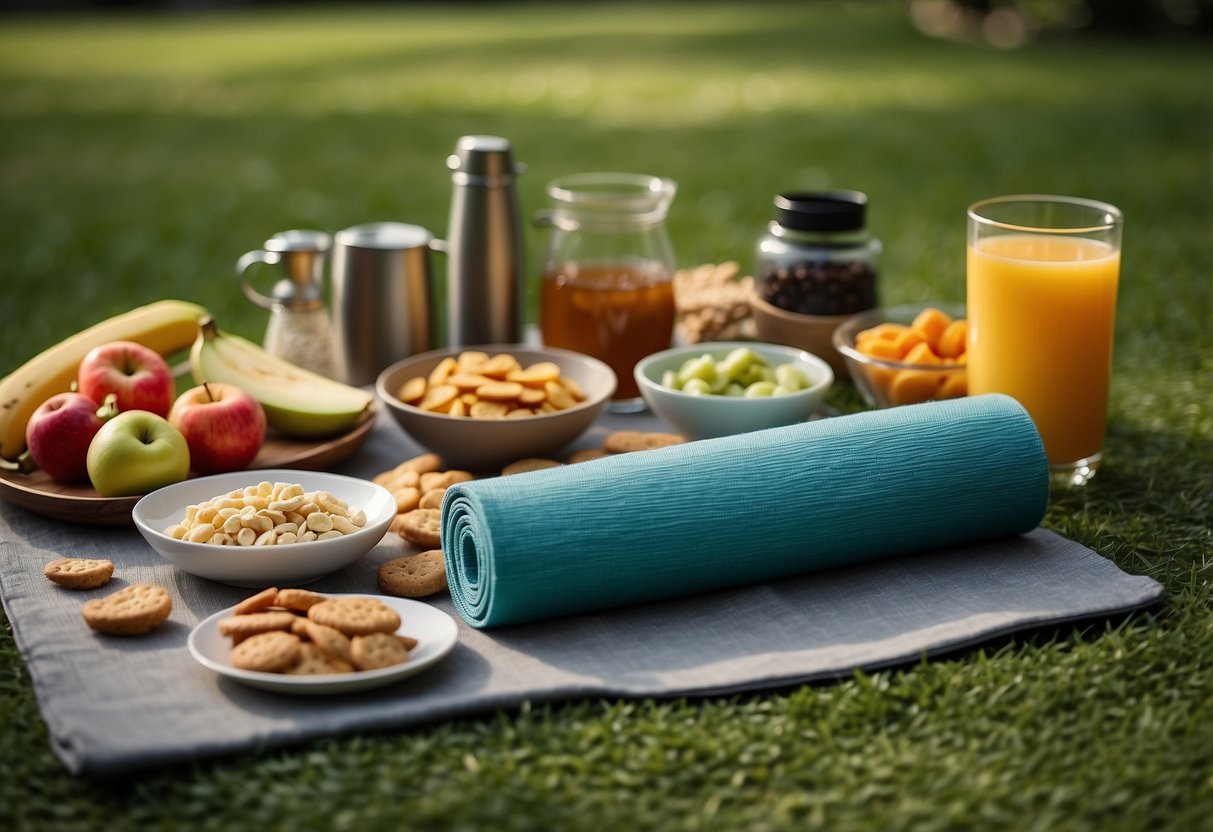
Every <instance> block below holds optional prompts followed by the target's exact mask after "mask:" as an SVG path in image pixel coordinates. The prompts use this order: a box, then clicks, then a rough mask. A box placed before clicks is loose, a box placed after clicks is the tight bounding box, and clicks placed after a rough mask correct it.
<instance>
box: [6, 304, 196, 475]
mask: <svg viewBox="0 0 1213 832" xmlns="http://www.w3.org/2000/svg"><path fill="white" fill-rule="evenodd" d="M204 315H206V310H205V309H203V308H202V307H201V306H198V305H197V304H193V303H186V302H185V301H180V300H162V301H157V302H156V303H149V304H148V305H147V306H140V307H138V308H136V309H132V310H131V311H130V312H124V313H122V314H121V315H115V316H114V317H112V318H109V319H107V320H104V321H101V322H100V323H98V324H94V325H93V326H90V327H89V328H88V329H86V330H83V331H82V332H78V333H76V334H75V335H73V336H71V337H70V338H67V339H65V340H63V341H60V342H59V343H58V344H55V345H54V346H52V347H48V348H47V349H45V350H43V351H42V352H40V353H38V354H37V355H35V356H34V357H33V358H31V359H30V360H29V361H27V362H25V363H24V364H22V365H21V366H20V367H18V368H17V369H15V370H13V371H12V372H11V373H9V374H8V375H7V376H5V377H4V379H2V380H0V457H3V458H5V459H9V460H12V459H16V458H17V457H18V456H20V454H21V452H22V451H24V450H25V425H26V423H27V422H28V421H29V417H30V416H31V415H33V412H34V411H35V410H37V409H38V405H40V404H42V403H43V402H44V401H46V400H47V399H49V398H50V397H51V396H53V395H55V394H56V393H65V392H67V391H68V390H70V389H71V385H72V381H74V380H75V378H76V371H77V369H78V368H79V366H80V362H81V361H82V360H83V359H84V356H85V355H86V354H87V353H88V351H89V350H91V349H92V348H93V347H96V346H100V345H101V344H106V343H109V342H110V341H135V342H136V343H139V344H143V345H144V346H145V347H150V348H151V349H153V350H155V351H156V352H158V353H160V354H161V355H171V354H172V353H175V352H179V351H180V350H183V349H186V348H187V347H189V346H190V344H192V343H193V342H194V339H195V338H196V337H197V335H198V321H199V319H200V318H202V317H203V316H204Z"/></svg>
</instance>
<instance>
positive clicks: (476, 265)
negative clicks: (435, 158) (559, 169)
mask: <svg viewBox="0 0 1213 832" xmlns="http://www.w3.org/2000/svg"><path fill="white" fill-rule="evenodd" d="M446 163H447V167H448V168H450V169H451V170H452V171H453V174H452V177H451V179H452V181H453V182H454V189H453V192H452V196H451V215H450V223H449V225H448V227H447V243H448V246H449V252H448V254H449V259H448V272H447V344H448V346H452V347H459V346H470V345H473V344H514V343H518V342H519V341H520V340H521V328H522V298H523V291H522V286H523V282H522V230H521V222H520V219H519V210H518V195H517V192H516V190H515V188H514V177H515V176H517V175H518V174H521V173H522V172H523V171H524V170H525V166H523V165H517V164H515V163H514V161H513V154H512V152H511V150H510V143H509V141H508V140H507V139H503V138H500V137H498V136H463V137H462V138H460V139H459V141H458V142H457V143H456V144H455V152H454V153H453V154H451V155H450V156H449V157H448V158H447V160H446Z"/></svg>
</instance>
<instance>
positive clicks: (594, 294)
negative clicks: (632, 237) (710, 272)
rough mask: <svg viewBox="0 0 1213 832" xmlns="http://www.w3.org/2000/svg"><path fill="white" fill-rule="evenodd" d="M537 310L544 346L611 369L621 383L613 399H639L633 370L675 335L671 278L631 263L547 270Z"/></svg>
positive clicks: (574, 265)
mask: <svg viewBox="0 0 1213 832" xmlns="http://www.w3.org/2000/svg"><path fill="white" fill-rule="evenodd" d="M539 307H540V312H539V327H540V330H541V331H542V333H543V343H544V344H546V345H547V346H550V347H558V348H561V349H566V350H574V351H575V352H580V353H585V354H586V355H591V356H593V357H594V358H597V359H599V360H600V361H603V362H605V363H606V364H607V365H609V366H610V368H611V369H612V370H614V371H615V375H616V376H617V377H618V379H619V387H618V389H617V390H616V391H615V398H616V399H634V398H636V397H638V396H639V395H640V389H639V388H638V387H637V386H636V380H635V379H634V378H633V377H632V368H633V367H635V366H636V362H638V361H639V360H640V359H642V358H644V357H645V356H646V355H649V354H650V353H654V352H657V351H658V350H664V349H666V348H667V347H669V346H670V339H671V337H672V336H673V332H674V286H673V284H672V283H671V282H670V276H669V275H668V274H666V273H665V271H664V270H661V271H654V270H645V269H644V268H643V267H639V266H636V265H633V264H621V265H617V266H612V265H595V266H581V265H576V264H572V265H569V266H567V267H563V268H555V269H549V270H548V271H546V272H544V275H543V281H542V290H541V295H540V303H539Z"/></svg>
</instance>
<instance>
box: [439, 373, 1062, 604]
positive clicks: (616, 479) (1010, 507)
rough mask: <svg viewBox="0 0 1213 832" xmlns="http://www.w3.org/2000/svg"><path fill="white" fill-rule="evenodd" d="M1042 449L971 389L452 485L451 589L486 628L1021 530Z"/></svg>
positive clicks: (1029, 428)
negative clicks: (947, 397) (969, 393)
mask: <svg viewBox="0 0 1213 832" xmlns="http://www.w3.org/2000/svg"><path fill="white" fill-rule="evenodd" d="M1048 498H1049V471H1048V464H1047V462H1046V460H1045V455H1044V448H1043V446H1042V445H1041V441H1040V436H1039V434H1037V432H1036V428H1035V426H1034V425H1033V424H1032V420H1031V419H1030V418H1029V417H1028V415H1027V412H1026V411H1024V409H1023V408H1022V407H1021V406H1020V405H1019V403H1018V402H1016V401H1015V400H1014V399H1011V398H1008V397H1006V396H1000V395H989V396H974V397H970V398H967V399H957V400H954V401H946V402H931V403H927V404H920V405H910V406H905V407H898V408H891V409H888V410H880V411H870V412H866V413H859V414H855V415H851V416H840V417H837V418H833V419H822V420H818V421H815V422H807V423H803V424H799V425H792V426H789V427H783V428H773V429H770V430H764V431H757V432H754V433H747V434H740V435H737V436H727V437H722V438H719V439H709V440H703V441H699V442H690V443H687V444H685V445H678V446H674V447H671V448H663V449H660V450H654V451H644V452H640V453H631V454H621V455H618V456H614V457H609V458H607V459H601V460H595V461H593V462H583V463H578V464H575V465H565V466H562V467H560V468H553V469H548V470H544V471H535V472H532V473H528V474H519V475H515V476H510V477H497V478H495V479H484V480H476V481H473V482H468V483H461V484H459V485H456V486H453V487H451V488H450V489H448V490H447V493H446V497H445V499H444V500H443V506H442V514H443V528H442V548H443V551H445V552H446V566H447V579H448V582H449V583H450V587H451V597H452V599H453V601H454V604H455V608H456V609H457V610H458V611H459V613H460V615H462V616H463V617H464V619H466V620H467V622H468V623H469V624H471V625H472V626H474V627H496V626H500V625H505V624H517V623H521V622H525V621H535V620H539V619H544V618H554V617H557V616H562V615H570V614H575V613H585V612H590V611H593V610H599V609H605V608H608V607H616V606H621V605H624V604H633V603H637V602H641V601H653V600H658V599H662V598H673V597H677V596H681V595H689V594H692V593H698V592H705V591H708V590H715V589H722V588H726V587H732V586H740V585H743V584H750V583H755V582H759V581H765V580H770V579H774V578H781V577H786V576H789V575H795V574H800V573H804V572H809V571H812V570H817V569H823V568H826V567H831V566H838V565H841V564H851V563H858V562H860V561H865V560H870V559H874V558H881V557H889V556H892V555H901V554H906V553H909V552H915V551H922V550H926V549H933V548H937V547H942V546H947V545H952V544H958V543H966V542H972V541H977V540H982V539H987V538H993V537H998V536H1001V535H1011V534H1020V533H1023V532H1027V531H1030V530H1031V529H1033V528H1035V527H1036V526H1037V524H1038V523H1039V522H1040V520H1041V518H1042V517H1043V516H1044V512H1045V507H1046V505H1047V503H1048Z"/></svg>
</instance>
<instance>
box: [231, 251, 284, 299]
mask: <svg viewBox="0 0 1213 832" xmlns="http://www.w3.org/2000/svg"><path fill="white" fill-rule="evenodd" d="M281 262H282V254H281V253H279V252H277V251H261V250H257V251H249V252H246V253H244V254H242V255H240V259H239V260H237V261H236V276H237V277H239V278H240V288H241V289H242V290H244V296H245V297H246V298H248V299H249V300H251V301H252V302H253V303H255V304H256V305H257V306H260V307H262V308H263V309H273V308H274V306H275V305H276V302H275V300H274V299H273V298H271V297H267V296H266V295H263V294H261V293H260V292H258V291H257V290H256V289H254V288H253V287H252V286H251V285H250V284H249V282H248V278H247V277H245V272H247V271H248V270H249V268H251V267H252V266H254V265H256V264H257V263H264V264H266V265H267V266H276V265H278V264H279V263H281Z"/></svg>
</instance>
